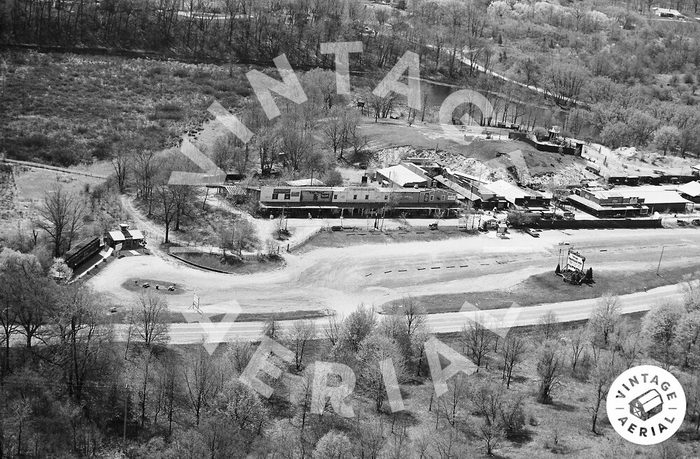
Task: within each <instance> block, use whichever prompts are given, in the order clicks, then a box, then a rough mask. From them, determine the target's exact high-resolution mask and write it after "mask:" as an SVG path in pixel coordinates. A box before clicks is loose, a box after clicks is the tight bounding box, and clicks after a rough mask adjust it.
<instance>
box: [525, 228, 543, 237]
mask: <svg viewBox="0 0 700 459" xmlns="http://www.w3.org/2000/svg"><path fill="white" fill-rule="evenodd" d="M525 232H526V233H527V234H529V235H530V236H532V237H540V233H539V231H537V230H536V229H533V228H527V229H526V230H525Z"/></svg>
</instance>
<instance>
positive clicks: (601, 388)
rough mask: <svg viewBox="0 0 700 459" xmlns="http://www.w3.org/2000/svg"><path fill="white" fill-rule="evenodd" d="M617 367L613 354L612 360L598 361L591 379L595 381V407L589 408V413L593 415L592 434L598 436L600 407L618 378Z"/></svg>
mask: <svg viewBox="0 0 700 459" xmlns="http://www.w3.org/2000/svg"><path fill="white" fill-rule="evenodd" d="M616 367H617V365H616V364H615V357H614V354H613V355H612V357H611V358H610V359H607V358H605V359H600V360H598V362H596V365H595V368H594V369H593V375H592V377H591V379H592V380H593V381H592V382H593V405H592V406H590V407H589V411H590V413H591V432H593V433H594V434H596V435H598V431H597V430H596V426H597V423H598V416H599V413H600V405H601V404H602V402H603V400H605V398H606V397H607V396H608V390H609V389H610V383H612V381H613V379H615V376H617V368H616Z"/></svg>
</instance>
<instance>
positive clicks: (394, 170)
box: [377, 164, 427, 186]
mask: <svg viewBox="0 0 700 459" xmlns="http://www.w3.org/2000/svg"><path fill="white" fill-rule="evenodd" d="M377 173H378V174H381V175H383V176H384V177H386V178H388V179H389V180H391V181H392V182H394V183H396V184H397V185H399V186H406V185H407V184H411V183H427V180H426V179H425V178H423V177H421V176H420V175H418V174H416V173H415V172H413V171H412V170H410V169H409V168H407V167H406V166H404V165H402V164H399V165H396V166H390V167H385V168H384V169H377Z"/></svg>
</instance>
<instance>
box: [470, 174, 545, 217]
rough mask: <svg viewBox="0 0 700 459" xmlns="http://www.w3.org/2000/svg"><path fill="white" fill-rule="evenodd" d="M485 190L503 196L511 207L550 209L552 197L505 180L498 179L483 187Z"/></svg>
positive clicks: (534, 210) (532, 210)
mask: <svg viewBox="0 0 700 459" xmlns="http://www.w3.org/2000/svg"><path fill="white" fill-rule="evenodd" d="M482 188H483V189H484V191H485V192H489V191H490V192H492V193H493V194H494V195H496V196H503V197H504V198H505V200H506V201H507V202H508V205H509V207H511V208H512V209H515V210H522V211H527V212H546V211H549V210H550V209H549V206H550V203H551V198H550V197H549V196H546V195H545V194H543V193H540V192H537V191H534V190H525V189H523V188H520V187H518V186H515V185H513V184H511V183H508V182H506V181H505V180H498V181H495V182H492V183H489V184H487V185H484V186H483V187H482Z"/></svg>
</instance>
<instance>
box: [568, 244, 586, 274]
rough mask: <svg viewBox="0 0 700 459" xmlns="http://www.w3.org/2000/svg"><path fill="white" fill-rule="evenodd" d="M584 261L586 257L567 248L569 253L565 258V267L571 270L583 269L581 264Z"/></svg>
mask: <svg viewBox="0 0 700 459" xmlns="http://www.w3.org/2000/svg"><path fill="white" fill-rule="evenodd" d="M585 262H586V257H584V256H581V254H579V253H578V252H573V251H571V249H569V255H568V257H567V259H566V267H567V268H568V269H570V270H573V271H583V264H584V263H585Z"/></svg>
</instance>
